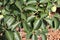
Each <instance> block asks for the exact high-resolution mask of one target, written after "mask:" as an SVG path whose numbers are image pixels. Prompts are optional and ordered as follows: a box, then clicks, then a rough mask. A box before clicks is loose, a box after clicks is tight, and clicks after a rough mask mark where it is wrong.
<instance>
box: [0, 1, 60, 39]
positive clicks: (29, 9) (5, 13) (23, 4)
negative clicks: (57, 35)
mask: <svg viewBox="0 0 60 40" xmlns="http://www.w3.org/2000/svg"><path fill="white" fill-rule="evenodd" d="M59 2H60V0H0V33H2V34H3V36H4V39H2V38H1V40H21V37H20V36H19V33H18V32H17V31H16V27H19V28H24V30H25V32H26V33H27V34H28V35H27V39H29V38H30V36H31V35H32V40H37V36H38V35H40V34H41V35H42V38H43V39H42V40H46V37H45V36H46V33H47V29H46V27H47V25H50V27H52V28H54V29H57V28H60V24H59V23H60V20H59V19H60V15H59V14H57V13H56V8H57V7H60V3H59ZM52 12H53V13H54V15H53V14H52V15H51V13H52ZM5 36H6V37H5Z"/></svg>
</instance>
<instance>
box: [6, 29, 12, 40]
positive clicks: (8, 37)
mask: <svg viewBox="0 0 60 40" xmlns="http://www.w3.org/2000/svg"><path fill="white" fill-rule="evenodd" d="M5 35H6V37H7V39H8V40H13V32H12V31H8V30H5Z"/></svg>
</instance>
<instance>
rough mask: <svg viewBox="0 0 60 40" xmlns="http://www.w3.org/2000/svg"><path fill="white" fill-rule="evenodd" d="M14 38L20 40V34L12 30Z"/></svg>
mask: <svg viewBox="0 0 60 40" xmlns="http://www.w3.org/2000/svg"><path fill="white" fill-rule="evenodd" d="M14 40H21V37H20V34H19V33H18V32H16V31H15V32H14Z"/></svg>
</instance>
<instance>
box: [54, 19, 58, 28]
mask: <svg viewBox="0 0 60 40" xmlns="http://www.w3.org/2000/svg"><path fill="white" fill-rule="evenodd" d="M54 26H55V29H57V28H58V27H59V20H58V19H57V18H54Z"/></svg>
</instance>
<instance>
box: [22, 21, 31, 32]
mask: <svg viewBox="0 0 60 40" xmlns="http://www.w3.org/2000/svg"><path fill="white" fill-rule="evenodd" d="M23 27H24V30H25V31H26V32H27V33H29V32H30V28H29V25H28V24H27V22H26V21H24V23H23Z"/></svg>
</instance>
